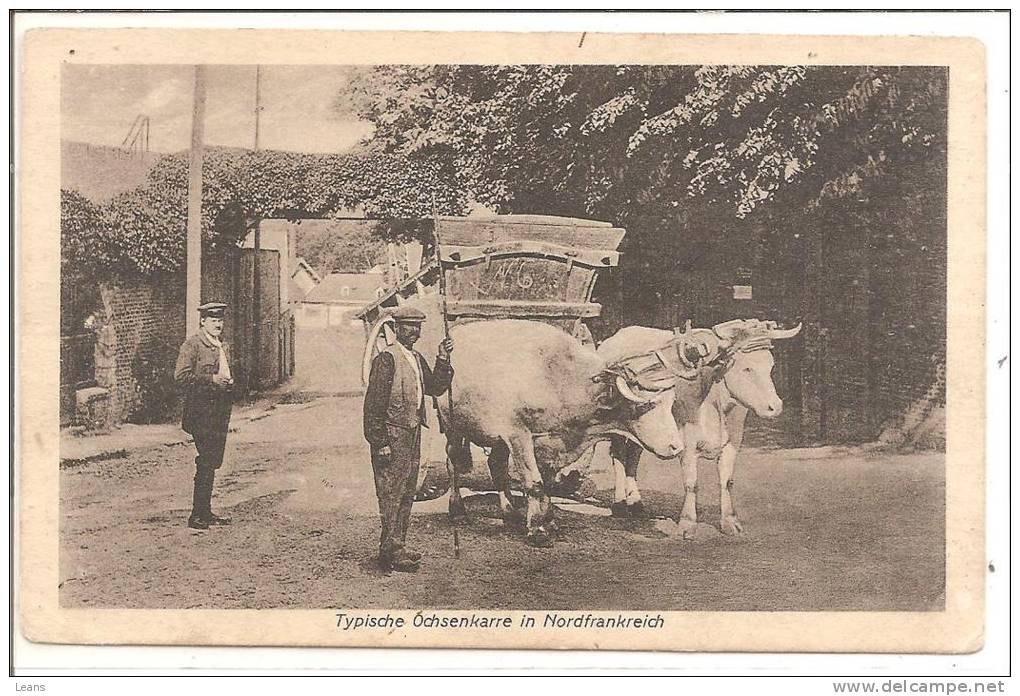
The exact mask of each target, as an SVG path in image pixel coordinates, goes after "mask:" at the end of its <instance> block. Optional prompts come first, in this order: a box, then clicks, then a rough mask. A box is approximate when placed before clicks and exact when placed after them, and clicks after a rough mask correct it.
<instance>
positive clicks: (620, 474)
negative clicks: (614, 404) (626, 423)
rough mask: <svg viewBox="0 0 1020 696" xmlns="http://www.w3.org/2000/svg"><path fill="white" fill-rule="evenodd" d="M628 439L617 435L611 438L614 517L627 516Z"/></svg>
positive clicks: (612, 508) (612, 506) (611, 508)
mask: <svg viewBox="0 0 1020 696" xmlns="http://www.w3.org/2000/svg"><path fill="white" fill-rule="evenodd" d="M626 450H627V440H626V439H625V438H622V437H619V436H615V437H613V438H611V439H610V440H609V457H610V458H611V459H612V460H613V504H612V505H611V506H610V508H609V509H610V510H611V511H612V513H613V517H627V471H626V465H625V463H624V462H625V461H626V459H627V451H626Z"/></svg>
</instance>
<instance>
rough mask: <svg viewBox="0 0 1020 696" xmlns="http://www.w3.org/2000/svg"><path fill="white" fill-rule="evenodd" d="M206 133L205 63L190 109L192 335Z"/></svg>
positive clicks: (198, 289)
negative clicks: (203, 142)
mask: <svg viewBox="0 0 1020 696" xmlns="http://www.w3.org/2000/svg"><path fill="white" fill-rule="evenodd" d="M204 133H205V66H204V65H196V66H195V96H194V99H193V101H192V112H191V150H190V153H189V157H188V239H187V261H186V264H187V291H186V293H185V294H186V297H185V305H186V312H187V316H186V319H185V326H186V327H187V333H188V335H189V336H190V335H191V334H193V333H196V332H197V331H198V305H199V304H201V302H202V161H203V160H204V152H203V144H202V139H203V136H204Z"/></svg>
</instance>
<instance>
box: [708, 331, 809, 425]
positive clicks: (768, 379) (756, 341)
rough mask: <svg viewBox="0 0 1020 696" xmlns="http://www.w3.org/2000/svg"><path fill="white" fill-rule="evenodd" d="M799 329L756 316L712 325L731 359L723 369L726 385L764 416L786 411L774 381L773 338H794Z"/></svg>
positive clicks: (752, 408) (736, 397) (733, 393)
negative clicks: (787, 327) (781, 325)
mask: <svg viewBox="0 0 1020 696" xmlns="http://www.w3.org/2000/svg"><path fill="white" fill-rule="evenodd" d="M800 329H801V325H800V324H797V326H795V327H794V328H792V329H780V328H778V326H777V324H776V323H775V322H772V321H766V322H763V321H757V320H754V319H751V320H744V319H736V320H734V321H728V322H725V323H723V324H718V325H717V326H714V327H713V329H712V330H713V331H714V332H715V333H716V335H717V336H718V337H719V339H720V343H721V347H722V357H723V358H724V359H726V360H728V361H729V364H728V366H727V367H726V369H725V371H724V372H723V383H724V384H725V385H726V389H727V390H728V391H729V392H730V394H731V395H732V396H733V398H734V399H736V400H737V401H738V402H740V403H741V404H743V405H744V406H746V407H747V408H749V409H750V410H752V411H754V412H755V413H756V414H757V415H758V416H760V417H762V418H775V417H777V416H778V415H779V414H780V413H782V412H783V400H782V399H780V398H779V395H778V394H777V393H776V385H775V383H774V382H773V381H772V369H773V367H775V358H774V357H773V355H772V342H773V341H778V340H782V339H785V338H793V337H794V336H796V335H797V334H798V333H800Z"/></svg>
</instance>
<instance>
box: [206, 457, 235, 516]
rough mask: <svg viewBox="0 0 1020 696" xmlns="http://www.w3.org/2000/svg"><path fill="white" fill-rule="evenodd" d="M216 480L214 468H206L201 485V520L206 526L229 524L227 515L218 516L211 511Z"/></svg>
mask: <svg viewBox="0 0 1020 696" xmlns="http://www.w3.org/2000/svg"><path fill="white" fill-rule="evenodd" d="M215 481H216V470H215V469H208V470H207V471H206V473H205V476H204V481H203V484H204V485H203V487H202V495H203V498H202V515H201V517H202V521H203V522H205V524H206V526H211V525H227V524H230V518H229V517H220V516H219V515H217V514H215V513H214V512H213V511H212V489H213V483H214V482H215Z"/></svg>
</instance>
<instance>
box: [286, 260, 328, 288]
mask: <svg viewBox="0 0 1020 696" xmlns="http://www.w3.org/2000/svg"><path fill="white" fill-rule="evenodd" d="M302 271H304V272H305V273H307V274H308V276H309V277H310V278H311V279H312V280H314V281H315V282H316V283H319V282H321V281H322V278H320V277H319V274H318V273H316V272H315V269H314V268H312V267H311V265H310V264H309V263H308V262H307V261H305V259H304V257H303V256H299V257H297V264H296V265H295V267H294V272H293V273H291V274H290V277H291V278H293V277H294V276H296V275H297V274H298V273H300V272H302Z"/></svg>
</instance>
